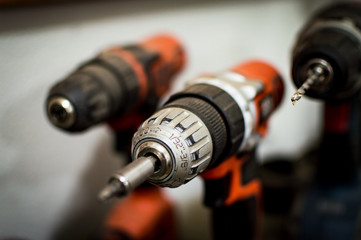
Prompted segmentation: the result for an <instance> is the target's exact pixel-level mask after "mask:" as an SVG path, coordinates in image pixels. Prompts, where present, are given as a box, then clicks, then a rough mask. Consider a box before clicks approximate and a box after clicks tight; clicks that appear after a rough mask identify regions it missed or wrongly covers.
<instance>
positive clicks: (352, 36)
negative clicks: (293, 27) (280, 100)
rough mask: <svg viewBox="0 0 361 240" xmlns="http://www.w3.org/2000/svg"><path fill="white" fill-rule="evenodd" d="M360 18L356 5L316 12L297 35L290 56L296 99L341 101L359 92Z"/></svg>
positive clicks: (336, 6) (357, 5)
mask: <svg viewBox="0 0 361 240" xmlns="http://www.w3.org/2000/svg"><path fill="white" fill-rule="evenodd" d="M360 15H361V4H360V3H350V2H348V3H339V4H337V5H334V6H331V7H328V8H326V9H323V10H322V11H320V12H319V13H318V14H316V15H315V16H314V17H313V18H312V19H311V20H310V21H309V22H308V23H307V24H306V25H305V27H304V28H303V29H302V30H301V31H300V33H299V36H298V39H297V41H296V44H295V47H294V49H293V54H292V78H293V81H294V83H295V85H296V87H298V88H300V89H299V92H298V93H300V95H303V94H307V95H308V96H310V97H314V98H321V99H343V98H348V97H350V96H352V95H353V94H354V93H355V92H356V91H358V90H359V89H360V88H361V81H360V80H359V78H360V73H361V69H360V67H359V66H360V64H361V27H360V26H361V18H360V17H359V16H360ZM317 69H321V70H323V72H322V74H317V71H315V70H317ZM317 75H318V76H317ZM310 79H313V80H310ZM307 82H308V83H307ZM311 83H312V84H311ZM304 84H305V85H304ZM303 85H304V86H303ZM296 94H297V93H296ZM296 98H297V97H296ZM296 98H294V97H293V98H292V99H291V100H292V101H294V100H297V99H296Z"/></svg>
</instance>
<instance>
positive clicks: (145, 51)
mask: <svg viewBox="0 0 361 240" xmlns="http://www.w3.org/2000/svg"><path fill="white" fill-rule="evenodd" d="M184 61H185V56H184V51H183V48H182V46H181V44H180V43H179V42H178V41H177V40H176V39H174V38H172V37H170V36H167V35H157V36H154V37H152V38H149V39H147V40H146V41H144V42H142V43H140V44H133V45H127V46H118V47H112V48H110V49H107V50H105V51H103V52H101V53H100V54H99V55H98V56H96V57H95V58H94V59H92V60H90V61H88V62H86V63H85V64H83V65H82V66H80V67H79V68H78V69H77V70H75V71H74V72H73V73H71V74H70V75H69V76H68V77H66V78H65V79H64V80H62V81H60V82H58V83H57V84H56V85H55V86H53V87H52V88H51V90H50V92H49V96H48V98H47V104H46V106H47V114H48V117H49V120H50V121H51V123H52V124H53V125H54V126H56V127H58V128H60V129H62V130H65V131H68V132H81V131H84V130H86V129H87V128H89V127H92V126H94V125H96V124H98V123H101V122H104V121H106V122H108V123H110V125H111V126H112V127H113V129H114V130H116V131H119V130H124V129H129V128H131V126H130V125H132V126H133V125H135V124H138V125H139V123H141V122H142V121H144V119H145V118H146V117H144V116H143V115H144V112H146V113H148V114H149V115H150V114H151V113H152V112H154V110H155V109H156V107H157V104H158V102H159V99H160V97H161V96H162V95H164V94H165V93H166V92H167V90H168V89H169V87H170V83H171V81H170V80H171V79H172V78H173V77H174V76H175V75H176V74H177V73H178V72H179V71H180V70H181V69H182V68H183V65H184ZM140 109H141V110H140ZM140 112H142V113H140ZM149 115H147V117H149ZM138 125H136V126H138Z"/></svg>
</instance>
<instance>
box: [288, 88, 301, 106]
mask: <svg viewBox="0 0 361 240" xmlns="http://www.w3.org/2000/svg"><path fill="white" fill-rule="evenodd" d="M301 97H302V94H301V93H300V92H299V91H297V92H295V93H294V94H293V95H292V97H291V102H292V105H293V106H294V105H296V102H297V101H298V100H300V99H301Z"/></svg>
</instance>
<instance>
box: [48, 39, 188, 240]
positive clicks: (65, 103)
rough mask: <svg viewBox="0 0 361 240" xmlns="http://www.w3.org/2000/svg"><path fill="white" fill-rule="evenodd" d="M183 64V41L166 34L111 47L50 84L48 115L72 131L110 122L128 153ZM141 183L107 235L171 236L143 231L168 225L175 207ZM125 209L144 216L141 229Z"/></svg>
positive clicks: (110, 221)
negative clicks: (134, 225)
mask: <svg viewBox="0 0 361 240" xmlns="http://www.w3.org/2000/svg"><path fill="white" fill-rule="evenodd" d="M184 64H185V52H184V49H183V47H182V45H181V44H180V42H179V41H178V40H176V39H175V38H173V37H171V36H168V35H157V36H154V37H152V38H149V39H147V40H146V41H144V42H141V43H140V44H133V45H127V46H117V47H112V48H110V49H107V50H105V51H103V52H101V53H100V54H99V55H98V56H96V57H95V58H94V59H92V60H90V61H88V62H86V63H85V64H83V65H81V66H80V67H79V68H78V69H77V70H75V71H74V72H73V73H71V74H70V75H69V76H68V77H66V78H65V79H64V80H62V81H60V82H59V83H57V84H56V85H55V86H53V87H52V88H51V90H50V92H49V96H48V98H47V103H46V109H47V114H48V117H49V119H50V121H51V123H52V124H53V125H55V126H56V127H58V128H60V129H62V130H64V131H67V132H72V133H74V132H76V133H78V132H82V131H85V130H86V129H88V128H90V127H92V126H94V125H96V124H99V123H103V122H106V123H107V124H108V125H109V126H110V127H111V128H112V130H113V132H114V133H115V134H116V150H117V151H122V152H123V153H130V148H131V140H132V136H133V134H134V132H135V131H136V129H137V128H138V126H139V125H140V124H141V123H142V122H143V121H144V119H146V118H147V117H149V116H150V115H151V114H152V113H153V112H154V111H155V110H156V108H157V106H158V104H159V101H160V99H161V97H162V96H163V95H164V94H165V93H166V92H167V91H168V89H169V87H170V84H171V80H172V79H173V78H174V76H175V75H176V74H177V73H178V72H179V71H180V70H181V69H182V68H183V66H184ZM130 159H131V158H130V155H129V156H128V160H130ZM143 186H144V187H143V188H141V189H139V191H137V192H135V193H134V194H133V195H132V196H131V197H130V198H129V199H128V201H126V202H121V203H120V204H117V205H116V206H115V208H114V209H113V210H112V211H111V212H110V213H109V215H108V216H107V220H106V222H105V228H106V229H105V233H104V239H123V238H124V236H126V237H127V239H128V238H129V239H133V238H137V237H139V236H140V235H142V234H143V235H147V237H148V239H159V236H160V232H161V233H162V234H163V235H164V234H165V232H167V233H168V235H167V236H168V237H166V236H165V237H164V238H162V239H171V237H169V236H172V231H171V230H168V231H162V230H161V229H159V231H154V230H152V231H145V230H144V229H151V228H152V227H149V226H163V225H164V224H167V226H168V228H167V229H170V228H171V227H172V226H171V225H172V221H170V219H171V217H172V216H171V215H172V205H171V203H170V201H169V200H168V199H167V198H166V197H165V196H163V195H162V194H161V191H159V189H157V188H155V187H151V185H149V186H148V185H143ZM144 206H148V208H147V213H144V212H142V213H140V212H139V211H140V210H139V209H144ZM149 206H151V207H149ZM123 209H126V210H127V213H128V215H129V214H131V215H132V216H133V217H138V219H142V221H141V222H139V223H138V225H137V227H135V228H134V227H133V226H132V225H131V224H130V225H129V222H127V224H123V222H124V221H123V219H124V218H125V217H126V216H128V215H127V214H124V211H123ZM150 235H152V236H154V237H153V238H151V236H150ZM122 237H123V238H122Z"/></svg>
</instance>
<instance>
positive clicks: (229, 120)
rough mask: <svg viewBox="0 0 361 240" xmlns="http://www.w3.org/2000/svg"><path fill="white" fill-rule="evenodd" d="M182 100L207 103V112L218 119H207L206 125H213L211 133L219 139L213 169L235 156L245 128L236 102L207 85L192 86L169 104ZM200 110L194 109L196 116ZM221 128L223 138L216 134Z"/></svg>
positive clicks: (219, 90) (218, 89)
mask: <svg viewBox="0 0 361 240" xmlns="http://www.w3.org/2000/svg"><path fill="white" fill-rule="evenodd" d="M182 98H187V99H190V100H187V101H183V103H186V104H193V103H188V102H192V101H195V99H199V100H202V101H204V103H206V104H205V106H207V111H212V112H213V113H212V114H214V115H215V116H217V118H215V117H212V118H213V119H212V118H210V117H208V118H207V119H205V123H206V124H208V122H209V123H212V124H213V125H209V126H210V132H211V135H212V136H215V135H217V139H216V138H215V139H214V141H215V144H214V145H216V146H219V147H218V148H217V149H215V154H214V159H213V162H212V167H213V166H215V165H217V164H218V163H220V161H221V160H222V159H224V158H226V157H228V156H230V155H232V154H234V153H235V152H236V151H237V149H238V148H239V146H240V144H241V142H242V139H243V136H244V128H245V125H244V118H243V114H242V111H241V110H240V108H239V106H238V104H237V103H236V102H235V100H234V99H233V98H232V97H231V96H230V95H229V94H228V93H226V92H225V91H223V90H222V89H220V88H218V87H215V86H212V85H207V84H195V85H192V86H190V87H188V88H186V89H185V90H184V91H182V92H180V93H178V94H175V95H173V96H172V97H171V99H170V100H169V101H168V103H169V104H174V103H173V102H175V101H179V100H180V99H182ZM199 109H200V108H199V107H193V111H195V113H196V114H200V113H198V112H199V111H200V110H199ZM210 109H212V110H210ZM220 126H221V129H222V136H220V135H219V134H220V133H218V132H216V129H217V128H218V127H220ZM223 126H224V127H225V130H224V128H223ZM224 131H225V132H224ZM223 132H224V133H223ZM218 138H222V139H218Z"/></svg>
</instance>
